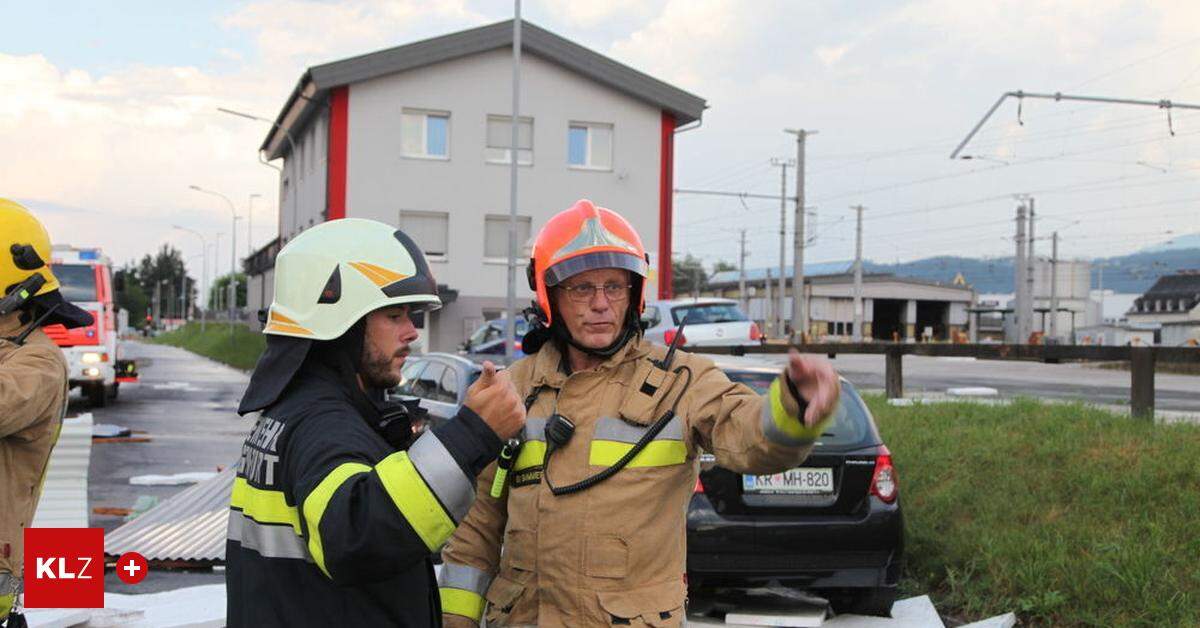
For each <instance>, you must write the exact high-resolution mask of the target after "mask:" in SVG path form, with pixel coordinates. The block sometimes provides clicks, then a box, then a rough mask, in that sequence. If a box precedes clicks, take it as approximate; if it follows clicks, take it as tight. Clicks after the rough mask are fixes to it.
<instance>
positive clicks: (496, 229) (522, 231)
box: [483, 214, 532, 261]
mask: <svg viewBox="0 0 1200 628" xmlns="http://www.w3.org/2000/svg"><path fill="white" fill-rule="evenodd" d="M531 225H532V219H530V217H529V216H517V259H518V260H521V259H524V258H525V257H528V256H527V255H525V243H527V242H529V233H530V227H531ZM483 256H484V257H485V258H488V259H502V260H505V261H507V260H508V216H507V215H500V214H488V215H487V216H485V217H484V219H483Z"/></svg>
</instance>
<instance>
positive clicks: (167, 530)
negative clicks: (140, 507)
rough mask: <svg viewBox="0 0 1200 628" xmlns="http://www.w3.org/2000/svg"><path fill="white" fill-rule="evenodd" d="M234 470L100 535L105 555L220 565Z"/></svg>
mask: <svg viewBox="0 0 1200 628" xmlns="http://www.w3.org/2000/svg"><path fill="white" fill-rule="evenodd" d="M235 475H236V465H230V466H229V468H227V469H225V470H224V471H222V472H221V473H218V474H217V475H216V476H215V477H213V478H211V479H209V480H205V481H204V482H200V483H199V484H196V485H195V486H192V487H189V488H187V489H184V490H183V491H180V492H179V493H178V494H176V495H174V496H172V497H171V498H170V499H168V500H166V501H164V502H162V503H161V504H159V505H157V506H155V507H154V508H151V509H150V510H148V511H146V513H145V514H143V515H142V516H140V517H138V518H137V519H134V520H133V521H130V522H129V523H126V524H125V525H123V526H121V527H119V528H117V529H116V530H113V531H112V532H109V533H108V534H106V535H104V552H105V553H106V554H109V555H111V556H120V555H121V554H124V553H125V552H137V553H139V554H141V555H142V556H145V557H146V560H149V561H156V560H157V561H167V560H172V561H174V560H180V561H196V562H203V563H214V562H224V560H225V536H226V533H227V531H226V528H227V527H228V525H229V496H230V493H232V491H233V478H234V476H235Z"/></svg>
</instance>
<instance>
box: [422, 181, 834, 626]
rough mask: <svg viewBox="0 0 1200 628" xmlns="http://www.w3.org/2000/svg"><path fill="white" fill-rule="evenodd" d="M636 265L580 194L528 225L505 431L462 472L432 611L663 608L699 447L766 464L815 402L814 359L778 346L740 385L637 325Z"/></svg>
mask: <svg viewBox="0 0 1200 628" xmlns="http://www.w3.org/2000/svg"><path fill="white" fill-rule="evenodd" d="M646 272H647V258H646V254H645V249H644V247H643V246H642V241H641V238H640V237H639V236H638V234H637V232H636V231H635V230H634V229H633V227H632V226H631V225H630V224H629V222H628V221H626V220H625V219H624V218H622V217H621V216H620V215H619V214H617V213H616V212H614V211H611V210H609V209H605V208H603V207H596V206H595V205H594V204H592V203H591V202H590V201H587V200H581V201H579V202H577V203H575V205H573V206H572V207H571V208H570V209H567V210H566V211H563V212H561V213H559V214H558V215H556V216H554V217H553V218H551V219H550V221H549V222H548V223H547V224H546V225H545V227H543V228H542V230H541V232H540V233H539V234H538V236H537V240H536V242H535V243H534V247H533V259H531V260H530V265H529V278H530V287H531V288H532V289H533V290H534V291H535V292H536V294H537V299H536V301H535V302H534V306H533V310H534V314H535V315H536V318H537V322H538V323H540V325H535V328H534V329H533V330H531V331H530V332H529V333H528V334H526V336H525V339H524V341H523V343H522V344H523V347H524V350H525V352H526V353H532V355H529V356H528V357H526V358H523V359H522V360H520V361H518V362H516V363H515V364H513V366H512V367H511V368H510V370H509V373H510V376H511V378H512V381H513V383H514V384H515V385H516V386H517V389H518V391H519V392H520V393H521V394H522V395H524V396H525V400H526V405H527V407H528V419H527V421H526V424H525V428H524V431H523V434H522V436H523V439H522V441H523V442H520V443H516V442H514V441H510V444H509V447H508V450H509V451H508V455H507V456H506V455H505V454H502V455H501V458H500V461H499V462H498V463H494V464H493V465H492V466H491V467H489V468H488V469H486V470H485V471H484V472H483V473H482V474H481V475H480V476H479V482H478V485H477V498H476V500H475V503H474V505H473V507H472V509H471V511H470V512H469V513H468V515H467V517H466V518H465V520H464V521H463V523H462V524H461V525H460V527H459V528H458V530H457V531H456V532H455V533H454V535H453V536H452V537H451V540H450V542H449V544H448V545H447V547H446V548H445V550H444V551H443V553H442V556H443V558H444V566H443V568H442V572H441V575H440V577H439V587H440V591H441V598H442V611H443V613H444V617H443V619H444V622H445V623H446V625H448V626H454V625H459V626H474V625H476V624H477V623H479V622H480V621H481V619H482V618H483V617H485V616H486V618H487V625H488V626H505V625H522V626H524V625H537V626H609V625H612V624H614V623H617V624H628V625H635V626H639V625H653V626H678V625H681V624H682V622H683V615H684V609H683V605H684V598H685V596H686V584H685V581H684V571H685V559H686V552H685V535H686V527H685V521H684V516H685V514H686V511H687V505H688V502H689V500H690V498H691V495H692V489H693V487H694V486H695V484H696V479H697V476H698V472H699V462H698V457H699V454H700V453H701V451H704V452H708V453H712V454H714V455H715V456H716V458H717V463H718V464H720V465H721V466H723V467H725V468H728V469H730V470H733V471H737V472H741V473H755V474H766V473H777V472H781V471H784V470H786V469H789V468H791V467H794V466H796V465H798V464H799V463H800V462H801V461H803V460H804V458H805V457H806V456H807V455H808V452H809V451H810V449H811V448H812V443H813V442H814V439H815V438H816V437H817V436H818V435H819V434H820V433H821V429H822V428H823V427H824V425H825V423H826V422H827V421H828V420H829V417H830V415H831V414H832V411H833V410H834V408H835V406H836V403H837V399H838V395H839V392H840V388H839V383H838V378H837V374H836V373H835V372H834V370H833V368H832V367H831V366H830V365H829V363H828V362H826V361H824V360H819V359H813V358H805V357H801V356H800V355H799V354H795V353H793V354H792V355H791V356H789V362H788V365H787V367H786V368H785V369H782V370H781V372H780V374H779V377H778V378H777V379H776V381H775V382H774V383H773V384H772V386H771V388H770V392H769V394H767V395H758V394H756V393H755V392H754V391H753V390H751V389H750V388H749V387H747V386H745V385H744V384H736V383H733V382H731V381H730V380H729V378H728V377H726V376H725V374H724V373H722V372H721V371H720V370H719V369H718V368H717V367H716V366H715V365H714V364H713V363H712V361H711V360H709V359H707V358H705V357H702V356H696V355H690V354H688V353H685V352H676V353H675V354H674V356H673V357H672V358H668V355H667V354H668V350H667V348H665V347H662V346H657V345H652V344H651V343H650V342H648V341H646V340H644V339H643V338H642V337H641V327H640V326H639V319H640V314H641V311H642V309H643V307H644V303H645V295H644V294H643V287H644V285H645V278H646ZM501 548H503V551H501Z"/></svg>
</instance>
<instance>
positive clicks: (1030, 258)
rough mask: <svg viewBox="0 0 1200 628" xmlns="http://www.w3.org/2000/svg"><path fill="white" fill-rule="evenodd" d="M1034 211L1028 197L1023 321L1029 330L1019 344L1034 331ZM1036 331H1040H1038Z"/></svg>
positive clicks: (1031, 201)
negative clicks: (1027, 249) (1027, 250)
mask: <svg viewBox="0 0 1200 628" xmlns="http://www.w3.org/2000/svg"><path fill="white" fill-rule="evenodd" d="M1034 215H1035V214H1034V211H1033V197H1032V196H1031V197H1029V239H1028V240H1026V242H1027V243H1028V244H1029V253H1027V254H1026V255H1025V267H1026V268H1025V286H1026V287H1025V312H1024V314H1025V317H1026V318H1025V320H1027V321H1029V330H1028V332H1027V333H1026V335H1025V337H1024V338H1023V339H1022V340H1021V342H1029V336H1030V335H1032V334H1033V332H1034V331H1035V330H1034V328H1033V309H1034V305H1035V303H1036V302H1037V293H1036V292H1035V287H1036V286H1037V283H1036V282H1035V281H1034V279H1035V275H1036V274H1037V254H1036V253H1034V250H1033V246H1034V242H1036V241H1037V237H1036V236H1035V235H1034ZM1036 331H1042V330H1041V329H1038V330H1036Z"/></svg>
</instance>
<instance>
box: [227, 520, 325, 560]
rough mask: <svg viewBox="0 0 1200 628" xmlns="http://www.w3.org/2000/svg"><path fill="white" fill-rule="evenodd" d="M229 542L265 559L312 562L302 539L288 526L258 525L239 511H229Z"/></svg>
mask: <svg viewBox="0 0 1200 628" xmlns="http://www.w3.org/2000/svg"><path fill="white" fill-rule="evenodd" d="M229 540H230V541H237V542H238V543H241V544H242V547H244V548H246V549H251V550H254V551H256V552H258V553H259V554H261V555H263V556H265V557H267V558H295V559H298V560H304V561H308V562H310V563H311V562H312V557H311V556H310V555H309V553H308V548H307V547H305V546H304V539H302V538H300V537H299V536H297V535H296V531H295V529H293V528H292V526H290V525H271V524H267V523H259V522H257V521H255V520H253V519H251V518H250V517H247V516H246V515H244V514H242V512H241V511H239V510H230V511H229Z"/></svg>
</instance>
